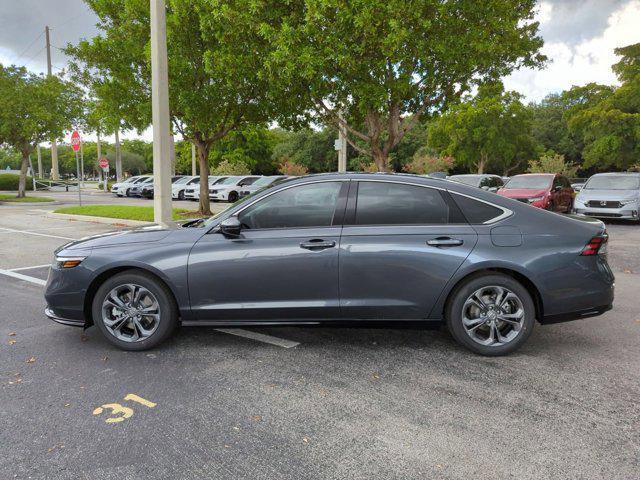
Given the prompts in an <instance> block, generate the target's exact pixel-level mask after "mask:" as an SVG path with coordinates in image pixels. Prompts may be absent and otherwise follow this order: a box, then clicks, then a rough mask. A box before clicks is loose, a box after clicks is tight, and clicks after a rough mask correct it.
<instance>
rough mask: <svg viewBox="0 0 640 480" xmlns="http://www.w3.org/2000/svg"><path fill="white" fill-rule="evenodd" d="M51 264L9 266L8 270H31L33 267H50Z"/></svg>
mask: <svg viewBox="0 0 640 480" xmlns="http://www.w3.org/2000/svg"><path fill="white" fill-rule="evenodd" d="M50 266H51V264H50V263H47V264H45V265H34V266H33V267H20V268H8V269H7V270H8V271H10V272H19V271H21V270H31V269H32V268H44V267H50Z"/></svg>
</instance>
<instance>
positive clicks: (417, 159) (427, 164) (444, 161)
mask: <svg viewBox="0 0 640 480" xmlns="http://www.w3.org/2000/svg"><path fill="white" fill-rule="evenodd" d="M453 163H454V160H453V157H438V156H435V155H432V154H431V153H429V149H428V148H422V149H420V150H418V151H417V152H416V153H415V154H414V155H413V160H411V162H409V163H407V164H406V165H405V166H404V171H405V172H409V173H417V174H418V175H426V174H429V173H433V172H447V173H448V172H449V171H450V170H451V169H452V168H453Z"/></svg>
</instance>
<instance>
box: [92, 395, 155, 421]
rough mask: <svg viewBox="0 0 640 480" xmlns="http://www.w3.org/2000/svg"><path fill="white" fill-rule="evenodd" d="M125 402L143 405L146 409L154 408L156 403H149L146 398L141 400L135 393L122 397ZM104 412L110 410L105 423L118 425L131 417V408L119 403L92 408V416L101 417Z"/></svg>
mask: <svg viewBox="0 0 640 480" xmlns="http://www.w3.org/2000/svg"><path fill="white" fill-rule="evenodd" d="M124 401H125V402H136V403H139V404H140V405H144V406H145V407H148V408H154V407H155V406H156V405H157V403H154V402H151V401H149V400H147V399H146V398H142V397H140V396H138V395H136V394H135V393H128V394H127V395H126V396H125V397H124ZM105 410H110V412H109V415H110V416H109V417H108V418H106V419H105V423H120V422H123V421H125V420H126V419H127V418H131V417H133V413H134V411H133V408H131V407H125V406H123V405H121V404H119V403H105V404H104V405H101V406H99V407H96V408H94V410H93V414H94V415H101V414H102V413H104V411H105Z"/></svg>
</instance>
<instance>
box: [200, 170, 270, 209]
mask: <svg viewBox="0 0 640 480" xmlns="http://www.w3.org/2000/svg"><path fill="white" fill-rule="evenodd" d="M259 178H260V177H259V176H258V175H246V176H234V177H229V178H227V179H226V180H224V181H222V182H220V183H219V184H217V185H216V186H215V188H213V189H211V190H210V191H209V198H210V199H211V200H213V201H214V202H231V203H233V202H235V201H236V200H238V199H239V198H240V191H241V190H243V187H248V186H249V185H251V184H252V183H253V182H255V181H256V180H258V179H259Z"/></svg>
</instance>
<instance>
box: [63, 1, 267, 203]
mask: <svg viewBox="0 0 640 480" xmlns="http://www.w3.org/2000/svg"><path fill="white" fill-rule="evenodd" d="M87 3H88V4H89V6H90V7H91V9H92V10H93V11H94V12H95V13H96V14H97V16H98V18H99V19H100V22H99V24H98V28H99V29H100V31H101V33H100V35H98V36H96V37H94V38H93V39H92V40H91V41H82V42H80V43H79V44H78V45H77V46H70V47H68V48H67V53H69V54H70V55H72V56H73V57H74V58H76V59H77V60H79V61H80V62H82V63H84V64H85V65H86V66H87V67H88V68H89V69H93V70H97V71H99V72H101V74H102V78H107V79H109V81H110V82H112V84H111V86H113V91H114V92H118V91H120V90H121V89H128V90H129V91H128V92H127V93H123V96H122V98H123V99H124V100H123V101H122V103H124V105H125V106H126V109H125V110H126V111H125V112H123V116H124V114H126V115H127V117H124V118H130V117H132V119H131V121H130V123H132V124H133V123H137V124H139V125H142V124H145V123H146V124H148V120H149V118H150V114H151V109H150V90H149V86H150V77H151V76H150V71H151V68H150V47H149V41H150V40H149V30H150V24H149V2H148V1H147V0H87ZM231 3H233V2H226V1H217V0H216V1H212V0H168V1H167V49H168V58H169V91H170V106H169V109H170V115H171V118H172V123H173V126H174V128H175V130H176V131H177V132H179V133H180V134H181V135H182V137H183V138H184V139H185V140H188V141H190V142H192V143H194V144H195V146H196V148H197V154H198V163H199V167H200V168H199V170H200V172H199V173H200V212H201V213H202V214H210V213H211V211H210V205H209V184H208V182H207V177H208V175H209V153H210V151H211V149H212V146H213V145H214V144H215V143H216V142H218V141H219V140H220V139H222V138H224V137H225V136H226V135H227V134H228V133H229V132H231V131H234V130H236V129H238V128H240V127H242V126H244V125H246V124H247V123H251V122H263V121H265V120H267V119H268V113H267V107H268V105H269V103H268V102H267V101H266V92H267V90H268V88H267V83H266V82H267V81H266V79H265V77H264V75H261V74H260V72H261V71H262V62H263V58H264V49H265V48H266V47H267V46H268V44H267V43H266V42H265V41H264V39H262V38H259V37H258V36H257V35H256V34H255V33H252V31H251V29H250V28H248V27H247V26H246V25H245V24H244V22H245V20H244V19H246V21H253V20H252V19H251V18H250V17H249V16H247V17H243V16H237V17H234V15H233V14H234V10H232V9H229V8H228V5H227V4H231ZM238 3H239V6H242V7H243V8H248V7H245V6H244V5H245V4H244V3H243V2H238ZM229 16H231V17H232V18H229ZM101 97H105V95H102V96H101ZM115 100H117V99H114V102H115Z"/></svg>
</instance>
